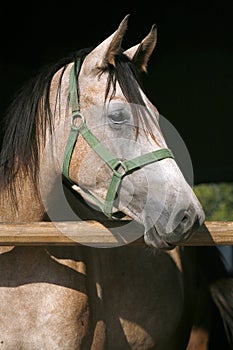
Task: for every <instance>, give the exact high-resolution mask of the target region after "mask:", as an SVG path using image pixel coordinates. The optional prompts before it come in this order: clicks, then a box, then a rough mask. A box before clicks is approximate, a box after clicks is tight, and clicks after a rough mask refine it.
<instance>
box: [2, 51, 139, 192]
mask: <svg viewBox="0 0 233 350" xmlns="http://www.w3.org/2000/svg"><path fill="white" fill-rule="evenodd" d="M90 51H91V49H82V50H80V51H78V52H76V53H74V54H72V55H71V56H69V57H67V58H64V59H62V60H60V61H59V62H57V63H56V64H54V65H52V66H48V67H46V68H45V69H44V70H42V71H41V72H40V74H38V75H37V76H36V77H34V78H33V79H31V81H30V82H29V83H28V84H27V85H26V86H25V87H24V88H23V89H22V90H21V91H19V93H18V95H17V97H16V98H15V100H14V101H13V103H12V104H11V105H10V108H9V110H8V113H7V114H6V117H5V119H4V127H3V142H2V147H1V151H0V189H1V188H4V187H6V186H8V185H9V189H10V191H11V192H12V193H13V192H14V180H15V177H16V175H17V173H18V171H19V170H22V171H23V173H24V174H25V175H29V176H30V177H31V179H32V181H33V183H34V184H36V185H37V183H38V181H37V180H38V174H39V147H40V146H41V141H44V140H41V139H40V138H39V134H40V135H42V136H43V135H45V131H46V129H47V128H48V127H49V128H50V130H51V132H52V130H53V115H52V111H51V109H50V101H49V92H50V85H51V81H52V78H53V76H54V74H55V73H56V72H57V71H58V70H59V69H61V68H63V70H62V73H61V77H60V83H59V86H58V87H57V94H59V89H60V85H61V79H62V76H63V74H64V72H65V69H66V67H67V65H68V64H69V63H71V62H76V59H77V58H78V57H81V58H82V57H85V55H86V54H87V53H88V52H90ZM105 70H106V69H105ZM107 71H108V73H109V78H108V83H107V86H106V98H107V96H108V95H109V91H110V87H111V86H113V88H114V89H113V94H114V91H115V87H116V82H118V83H119V85H120V87H121V89H122V92H123V94H124V96H125V98H126V100H127V101H128V102H129V103H134V104H137V105H143V106H144V105H145V103H144V101H143V99H142V97H141V94H140V91H139V89H138V84H139V85H140V82H139V79H138V76H137V72H136V70H135V68H134V67H133V65H132V64H131V62H130V60H129V59H128V58H127V57H126V56H125V55H123V54H122V53H120V54H119V55H117V57H116V66H115V67H113V66H108V67H107ZM102 72H103V70H102V71H101V70H100V72H99V73H100V74H101V73H102ZM110 98H111V96H110ZM58 100H59V99H58ZM38 115H42V116H43V118H41V117H40V118H38ZM135 115H136V116H137V117H139V116H140V113H137V111H136V113H135Z"/></svg>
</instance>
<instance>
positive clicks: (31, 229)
mask: <svg viewBox="0 0 233 350" xmlns="http://www.w3.org/2000/svg"><path fill="white" fill-rule="evenodd" d="M127 224H130V221H124V222H122V223H121V224H120V226H119V223H114V222H110V223H109V222H108V223H107V222H106V223H103V224H102V223H99V222H97V221H78V222H70V221H67V222H60V223H56V225H55V224H54V223H52V222H30V223H0V245H2V246H9V245H14V246H15V245H64V246H66V245H77V244H83V245H92V246H95V245H96V246H101V245H102V246H103V245H104V246H114V245H115V246H117V245H122V244H126V243H127V242H129V243H130V244H132V245H143V244H145V243H144V240H143V229H142V227H141V226H140V225H137V224H135V225H127ZM125 225H126V226H125ZM125 235H128V238H127V239H128V240H127V239H125ZM130 235H131V236H130ZM135 235H137V237H139V238H138V239H136V240H135V239H134V237H135ZM130 237H131V239H130ZM132 237H133V239H132ZM180 245H186V246H211V245H233V222H222V221H211V222H205V224H204V225H203V226H202V227H201V228H200V229H198V230H197V231H196V232H195V234H194V235H193V236H192V237H191V238H190V239H189V240H188V241H187V242H185V243H183V244H182V243H181V244H180Z"/></svg>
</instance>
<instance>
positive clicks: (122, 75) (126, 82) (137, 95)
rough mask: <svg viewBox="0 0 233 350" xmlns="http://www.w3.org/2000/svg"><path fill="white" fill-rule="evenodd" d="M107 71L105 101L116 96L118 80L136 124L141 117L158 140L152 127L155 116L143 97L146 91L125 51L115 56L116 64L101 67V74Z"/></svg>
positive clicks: (145, 128)
mask: <svg viewBox="0 0 233 350" xmlns="http://www.w3.org/2000/svg"><path fill="white" fill-rule="evenodd" d="M106 71H107V72H108V80H107V84H106V92H105V102H106V100H107V99H108V98H109V100H111V99H112V98H113V97H114V96H115V93H116V83H117V82H118V84H119V86H120V88H121V91H122V93H123V95H124V97H125V99H126V102H128V103H129V104H130V106H131V110H132V112H133V118H134V125H135V126H138V125H139V121H140V119H141V120H142V123H141V125H142V126H144V131H145V133H147V134H148V133H149V134H150V135H151V137H152V138H153V139H154V141H155V142H157V141H156V139H155V136H154V135H153V132H152V128H151V122H152V124H153V121H154V116H153V115H152V113H151V112H150V110H149V109H147V108H146V107H147V106H146V104H145V101H144V99H143V97H142V92H144V91H143V86H142V83H141V80H140V75H139V72H138V70H137V68H136V67H135V65H134V64H133V63H132V61H131V60H130V59H129V58H128V57H127V56H126V55H125V54H124V53H123V52H122V53H121V52H119V53H118V54H117V55H116V56H115V66H113V65H108V66H107V67H104V68H100V69H99V74H102V73H103V72H106ZM111 88H112V89H111ZM110 92H111V94H110ZM145 111H146V113H145ZM137 129H138V127H136V132H137Z"/></svg>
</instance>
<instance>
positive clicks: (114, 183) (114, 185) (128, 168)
mask: <svg viewBox="0 0 233 350" xmlns="http://www.w3.org/2000/svg"><path fill="white" fill-rule="evenodd" d="M80 68H81V60H80V59H79V60H77V63H76V71H75V65H73V66H72V68H71V71H70V105H71V110H72V123H71V129H70V133H69V137H68V140H67V144H66V148H65V152H64V159H63V169H62V172H63V175H64V176H65V177H66V178H67V179H68V180H69V181H70V182H71V183H72V184H75V183H74V182H73V181H72V180H71V179H70V177H69V166H70V161H71V157H72V154H73V150H74V146H75V144H76V141H77V139H78V136H79V134H81V135H82V137H83V138H84V139H85V140H86V142H87V143H88V144H89V146H90V147H91V148H92V149H93V150H94V151H95V152H96V153H97V154H98V156H99V157H100V158H101V159H103V161H104V162H105V164H107V165H108V166H109V168H110V169H111V170H112V179H111V182H110V185H109V187H108V191H107V195H106V198H105V201H104V203H102V202H100V201H99V200H98V199H97V198H96V197H95V196H93V195H92V194H91V193H90V192H87V194H88V195H89V197H90V198H92V199H93V200H94V201H95V203H96V204H97V206H98V207H99V208H100V209H101V210H102V211H103V213H104V214H105V215H106V216H107V217H109V218H112V217H113V215H114V214H113V213H112V210H113V204H114V200H115V198H116V194H117V190H118V188H119V186H120V183H121V180H122V178H123V177H124V176H126V175H127V174H129V173H130V172H132V171H134V170H137V169H140V168H141V167H143V166H144V165H147V164H150V163H154V162H157V161H159V160H162V159H165V158H174V156H173V154H172V152H171V151H170V150H169V149H167V148H163V149H159V150H157V151H153V152H149V153H146V154H144V155H142V156H139V157H136V158H133V159H130V160H126V161H124V162H122V161H121V160H120V159H117V158H115V157H114V156H113V155H112V154H111V153H110V152H109V151H108V150H107V149H106V148H105V147H104V146H103V145H102V144H101V142H100V141H99V140H98V139H97V138H96V137H95V135H93V134H92V132H91V131H90V130H89V128H88V126H87V124H86V121H85V118H84V116H83V115H82V114H81V113H80V108H79V99H78V90H77V83H76V77H77V75H78V73H79V71H80ZM77 119H80V121H79V124H78V125H77V124H76V123H77ZM85 191H86V190H85Z"/></svg>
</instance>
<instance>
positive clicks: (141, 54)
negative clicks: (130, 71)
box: [124, 25, 157, 72]
mask: <svg viewBox="0 0 233 350" xmlns="http://www.w3.org/2000/svg"><path fill="white" fill-rule="evenodd" d="M156 43H157V28H156V26H155V25H153V26H152V28H151V31H150V33H149V34H148V35H147V36H146V37H145V38H144V39H143V40H142V41H141V43H140V44H138V45H135V46H133V47H131V48H130V49H128V50H126V51H124V54H125V55H126V56H128V57H129V59H130V60H131V61H132V62H133V63H134V64H135V65H136V66H137V68H138V69H139V71H142V72H146V71H147V63H148V61H149V58H150V56H151V54H152V52H153V51H154V48H155V45H156Z"/></svg>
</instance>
